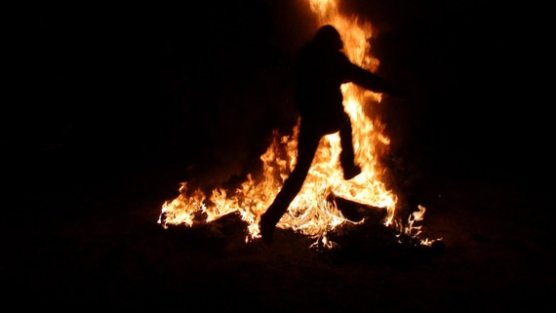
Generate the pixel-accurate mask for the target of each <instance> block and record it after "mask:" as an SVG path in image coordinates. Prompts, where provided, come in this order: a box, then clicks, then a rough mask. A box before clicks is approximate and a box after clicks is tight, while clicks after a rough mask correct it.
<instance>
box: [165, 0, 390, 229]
mask: <svg viewBox="0 0 556 313" xmlns="http://www.w3.org/2000/svg"><path fill="white" fill-rule="evenodd" d="M309 1H310V7H311V10H312V11H313V12H314V13H315V14H317V16H318V18H319V23H320V25H325V24H331V25H333V26H334V27H336V29H337V30H338V31H339V32H340V34H341V36H342V39H343V41H344V52H345V53H346V55H347V56H348V58H349V59H350V60H351V61H352V62H353V63H355V64H357V65H359V66H361V67H363V68H365V69H367V70H370V71H375V70H376V69H377V67H378V64H379V61H378V60H377V59H376V58H374V57H372V56H371V54H370V44H369V42H368V39H369V38H370V37H372V34H373V32H372V28H371V25H370V23H369V22H366V21H360V20H359V19H358V18H357V17H353V18H347V17H345V16H343V15H341V14H340V13H339V10H338V4H337V2H336V0H309ZM342 93H343V96H344V103H343V104H344V108H345V111H346V112H347V113H348V115H349V116H350V118H351V121H352V127H353V145H354V149H355V158H356V163H357V164H360V165H361V167H362V173H361V174H360V175H358V176H356V177H355V178H353V179H351V180H349V181H346V180H344V179H343V172H342V169H341V167H340V164H339V155H340V151H341V146H340V137H339V134H338V133H335V134H331V135H328V136H325V137H324V138H322V140H321V142H320V144H319V148H318V150H317V152H316V155H315V158H314V160H313V163H312V165H311V168H310V170H309V173H308V176H307V178H306V180H305V182H304V185H303V187H302V189H301V191H300V192H299V194H298V195H297V197H296V198H295V199H294V201H293V202H292V203H291V205H290V207H289V209H288V213H287V214H285V215H284V216H283V217H282V219H281V220H280V222H279V223H278V225H277V227H280V228H290V229H293V230H295V231H297V232H300V233H303V234H306V235H310V236H322V235H323V234H326V232H328V231H330V230H332V229H334V228H335V227H337V226H338V225H340V224H342V223H345V222H352V221H349V220H347V219H346V218H345V217H344V216H343V215H342V213H341V212H340V211H339V210H338V208H337V206H336V204H335V202H334V201H333V200H330V197H329V196H330V194H333V195H335V196H338V197H342V198H345V199H347V200H351V201H354V202H358V203H361V204H365V205H369V206H373V207H380V208H384V209H385V210H386V211H387V218H386V220H385V221H384V222H385V223H386V224H389V223H390V222H391V220H392V218H393V216H394V211H395V207H396V202H397V197H396V195H394V194H393V192H392V191H390V190H388V189H387V188H386V185H385V183H384V182H383V181H382V180H381V179H382V176H383V175H382V174H383V173H384V169H383V168H381V165H380V164H379V162H378V161H377V158H378V156H379V155H380V153H381V151H384V150H385V149H386V148H387V147H388V145H389V139H388V138H387V137H386V136H385V135H384V134H383V133H382V132H383V130H384V125H382V124H381V123H379V122H378V120H376V119H374V120H373V119H372V118H371V117H369V115H368V114H366V113H365V112H369V111H371V110H370V108H371V106H372V105H373V104H376V103H378V102H380V100H381V95H380V94H377V93H373V92H370V91H365V90H363V89H361V88H359V87H357V86H355V85H352V84H344V85H342ZM297 135H298V126H296V127H295V128H294V131H293V135H292V136H280V135H279V134H278V132H275V133H274V139H273V142H272V143H271V145H270V146H269V147H268V149H267V151H266V152H265V153H264V154H263V155H262V156H261V160H262V161H263V173H264V174H263V175H264V179H262V180H260V181H255V180H253V179H252V177H251V176H249V177H248V180H247V181H246V182H244V183H243V184H242V185H241V187H240V188H238V189H237V190H236V192H235V193H234V194H232V195H229V194H227V193H226V191H225V190H224V189H215V190H213V191H212V194H211V195H209V196H208V199H207V197H206V196H205V194H203V192H201V191H200V190H195V191H194V192H192V193H191V192H188V190H187V183H183V184H182V187H181V189H180V195H179V196H178V197H177V198H176V199H174V200H173V201H167V202H166V203H164V205H163V207H162V214H161V219H160V220H159V222H160V223H162V224H163V225H164V226H166V225H167V224H186V225H188V226H192V225H193V224H195V223H197V222H198V223H205V222H210V221H213V220H215V219H217V218H219V217H221V216H223V215H226V214H229V213H231V212H239V214H240V215H241V218H242V219H243V220H244V221H246V222H247V224H248V225H249V226H248V230H249V234H250V236H251V238H255V237H258V235H259V229H258V225H257V222H258V220H259V217H260V215H261V214H262V213H264V212H265V211H266V209H267V208H268V206H269V205H270V204H271V203H272V201H273V199H274V197H275V196H276V194H277V193H278V191H279V190H280V188H281V186H282V184H283V181H284V180H285V179H286V178H287V176H288V175H289V173H290V172H291V170H292V169H293V167H294V166H295V163H296V156H297ZM284 151H285V153H284ZM162 217H163V218H162Z"/></svg>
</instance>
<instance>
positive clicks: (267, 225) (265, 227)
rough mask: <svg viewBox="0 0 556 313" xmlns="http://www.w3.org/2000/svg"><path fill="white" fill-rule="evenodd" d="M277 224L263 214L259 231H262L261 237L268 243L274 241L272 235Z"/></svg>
mask: <svg viewBox="0 0 556 313" xmlns="http://www.w3.org/2000/svg"><path fill="white" fill-rule="evenodd" d="M274 227H275V224H274V223H272V222H270V221H269V220H268V219H266V218H265V216H264V215H263V216H261V220H260V221H259V231H260V232H261V239H262V240H263V242H264V243H266V244H267V245H270V244H271V243H272V236H273V235H274Z"/></svg>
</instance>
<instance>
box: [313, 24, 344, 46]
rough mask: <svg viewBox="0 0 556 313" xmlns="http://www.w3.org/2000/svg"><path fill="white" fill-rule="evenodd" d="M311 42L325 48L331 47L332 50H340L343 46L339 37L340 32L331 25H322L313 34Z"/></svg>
mask: <svg viewBox="0 0 556 313" xmlns="http://www.w3.org/2000/svg"><path fill="white" fill-rule="evenodd" d="M313 43H314V44H316V45H318V46H320V47H323V48H326V49H333V50H342V48H343V47H344V42H343V41H342V38H341V37H340V33H338V31H337V30H336V28H334V26H332V25H324V26H322V27H321V28H319V30H317V33H316V34H315V37H313Z"/></svg>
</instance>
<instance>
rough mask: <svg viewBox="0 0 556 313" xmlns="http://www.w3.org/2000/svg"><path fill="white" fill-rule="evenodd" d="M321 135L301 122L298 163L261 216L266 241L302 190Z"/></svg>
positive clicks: (268, 240)
mask: <svg viewBox="0 0 556 313" xmlns="http://www.w3.org/2000/svg"><path fill="white" fill-rule="evenodd" d="M321 137H322V136H321V135H320V134H318V133H316V132H315V131H314V130H313V129H312V128H311V127H308V126H305V127H304V125H303V123H302V124H301V129H300V131H299V137H298V145H297V164H296V165H295V168H294V170H293V171H292V172H291V174H290V176H289V177H288V178H287V179H286V181H285V182H284V186H282V189H281V190H280V192H278V195H277V196H276V198H275V199H274V201H273V202H272V204H271V205H270V206H269V208H268V209H267V210H266V212H265V213H264V214H263V215H262V216H261V221H260V223H259V229H260V231H261V236H262V237H263V240H264V241H265V242H267V243H271V242H272V234H273V233H274V227H275V226H276V224H277V223H278V221H280V218H282V215H284V213H286V211H287V210H288V207H289V206H290V203H291V202H292V201H293V199H294V198H295V197H296V196H297V193H298V192H299V190H301V187H302V186H303V182H304V181H305V178H306V176H307V173H308V172H309V168H310V167H311V163H312V162H313V157H314V156H315V152H316V150H317V148H318V144H319V141H320V138H321Z"/></svg>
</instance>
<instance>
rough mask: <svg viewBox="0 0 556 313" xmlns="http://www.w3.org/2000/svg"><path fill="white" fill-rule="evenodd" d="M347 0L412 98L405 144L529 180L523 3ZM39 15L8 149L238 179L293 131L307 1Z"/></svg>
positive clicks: (539, 128) (530, 45) (538, 117)
mask: <svg viewBox="0 0 556 313" xmlns="http://www.w3.org/2000/svg"><path fill="white" fill-rule="evenodd" d="M342 4H343V5H342V10H343V11H344V12H346V14H347V15H351V14H358V15H360V16H361V17H362V18H367V19H369V20H370V21H371V23H372V24H373V25H374V26H375V29H377V31H378V35H377V36H376V38H374V39H373V40H372V42H371V43H372V47H373V52H374V54H375V55H376V56H377V57H378V59H379V60H380V61H381V66H380V67H379V71H378V74H379V75H381V76H383V77H385V78H386V79H387V80H389V81H390V82H392V83H394V84H395V85H397V86H400V87H401V88H403V89H404V90H406V91H408V93H409V94H410V97H409V99H408V100H407V101H402V102H396V101H391V100H390V101H389V100H386V101H385V103H384V105H383V107H384V108H383V110H384V112H383V114H382V115H383V116H382V119H383V121H384V122H385V123H386V124H387V125H388V129H387V132H388V134H389V135H390V136H391V137H392V139H393V143H392V146H393V149H394V150H396V149H414V150H415V151H430V154H426V155H425V156H424V159H425V161H426V162H427V163H429V164H430V165H433V166H437V167H440V168H437V170H441V171H444V170H449V169H451V168H453V166H452V165H453V164H447V163H459V165H458V166H456V168H458V167H461V169H462V170H463V172H467V173H468V172H469V171H470V170H471V172H472V173H475V171H478V172H481V173H486V174H489V175H490V174H492V175H494V176H500V175H502V176H503V175H514V173H517V174H519V175H520V176H523V175H525V176H527V175H529V170H530V169H529V168H528V166H518V167H517V168H513V169H512V170H511V171H508V170H507V167H508V165H510V164H514V163H518V162H523V163H531V162H538V161H537V160H538V158H541V159H542V160H543V161H544V160H545V159H544V158H545V157H544V153H535V152H533V151H538V150H539V149H540V148H539V147H540V146H542V145H543V144H545V143H544V142H543V139H541V137H542V134H543V133H544V132H545V131H546V129H545V128H546V127H545V125H546V124H547V123H546V115H545V114H542V113H541V111H540V110H539V108H540V107H541V106H542V103H543V102H544V101H543V100H542V99H541V96H540V92H539V91H540V90H539V88H538V87H537V86H536V82H535V79H536V76H535V75H532V71H533V70H534V69H535V66H534V65H533V64H535V62H538V59H539V57H538V55H537V52H536V50H535V48H534V47H535V46H536V45H537V44H538V43H537V42H534V41H533V39H530V36H529V35H528V34H530V32H531V30H534V26H531V24H530V23H527V22H525V21H527V18H529V16H528V15H527V14H528V12H526V11H525V10H524V9H523V8H519V7H517V8H515V7H508V6H502V5H499V4H498V3H495V2H494V1H453V2H450V4H446V3H444V1H422V2H420V4H415V3H414V2H412V1H406V0H397V1H355V0H350V1H347V0H346V1H343V2H342ZM517 12H519V15H516V13H517ZM25 21H26V23H22V24H28V25H22V26H30V27H31V29H32V31H31V32H30V34H29V36H28V37H27V38H25V40H23V41H24V44H23V45H22V46H21V47H22V49H24V51H21V53H19V52H17V53H18V54H21V55H23V56H24V60H23V61H22V63H21V64H22V67H21V70H20V73H19V74H22V75H23V77H24V80H23V81H25V84H24V86H23V92H22V93H20V94H19V97H18V98H17V102H14V104H13V105H8V106H7V108H6V110H8V112H9V113H10V114H6V115H4V117H5V118H6V119H7V121H6V123H3V124H4V131H3V136H2V145H3V146H4V147H5V148H6V149H7V151H8V153H10V151H11V153H13V152H15V153H16V154H17V153H18V152H17V151H23V150H24V151H25V152H24V153H27V152H29V151H33V153H35V152H37V151H45V150H49V149H50V150H52V149H54V150H55V149H58V148H60V147H62V148H63V149H66V150H72V151H79V153H77V154H76V157H83V158H85V159H86V160H89V159H88V158H92V157H96V158H98V160H99V162H100V163H103V164H104V163H108V164H112V163H113V164H112V165H115V166H114V167H115V168H119V167H120V162H121V161H122V159H126V160H129V158H131V159H133V160H137V159H141V158H146V159H143V161H145V160H147V163H149V162H150V161H148V159H149V156H148V154H149V153H151V152H153V151H155V150H159V149H163V150H164V149H170V148H172V147H173V148H174V149H177V150H179V151H173V152H171V153H169V154H173V155H176V156H177V155H178V154H181V155H179V156H177V158H178V159H182V160H183V161H182V162H184V164H187V163H188V162H196V161H198V160H199V159H202V160H205V161H206V160H208V159H210V160H212V161H214V162H215V163H221V166H222V171H224V172H226V173H227V174H224V176H229V175H232V174H233V173H236V172H241V171H243V169H242V168H243V167H245V164H246V163H247V164H251V163H252V162H251V161H252V160H253V158H255V159H256V156H257V155H259V154H260V152H261V150H264V147H266V145H267V143H268V135H269V132H270V131H271V129H273V128H285V129H288V128H289V127H291V125H292V121H294V117H292V116H293V114H294V113H293V112H292V103H291V102H292V99H291V98H292V97H291V85H292V76H291V65H292V62H293V58H294V57H295V53H296V51H297V50H298V49H299V47H300V46H301V45H302V44H303V43H304V42H305V41H306V40H308V39H309V38H310V37H311V36H312V34H313V32H314V30H315V29H316V21H315V19H314V17H313V16H312V14H311V13H310V12H308V9H307V5H305V4H304V2H302V1H280V2H273V1H244V2H242V4H236V3H233V2H227V3H223V4H219V5H218V6H217V5H214V4H208V3H207V4H203V3H199V4H196V6H195V8H193V7H190V6H187V5H182V6H172V7H160V6H157V7H150V6H124V7H122V6H116V7H104V6H98V7H87V6H84V5H83V6H81V5H77V6H75V7H71V9H70V10H65V8H63V7H52V6H46V7H37V8H33V9H32V10H31V13H30V14H29V16H27V19H25ZM27 21H28V22H27ZM16 51H17V50H16ZM541 92H542V91H541ZM11 111H13V113H15V114H11V113H12V112H11ZM13 121H18V122H19V125H18V126H14V127H12V126H11V125H12V124H11V123H10V122H13ZM176 147H179V148H176ZM12 148H13V149H12ZM21 149H23V150H21ZM238 151H241V153H243V155H237V158H235V157H231V155H234V154H236V153H238ZM241 153H240V154H241ZM185 158H190V159H188V160H185ZM223 158H225V159H223ZM83 162H87V163H89V164H90V165H91V166H94V163H97V162H94V161H93V162H89V161H83ZM126 162H128V161H126ZM91 163H93V164H91ZM232 163H233V164H234V165H233V166H232V167H234V168H226V167H227V166H228V165H229V164H232ZM445 163H446V164H445ZM444 165H446V168H444V167H443V166H444ZM103 166H104V165H103ZM505 178H507V177H505ZM529 178H530V177H526V179H529ZM221 179H225V177H223V178H221Z"/></svg>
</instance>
